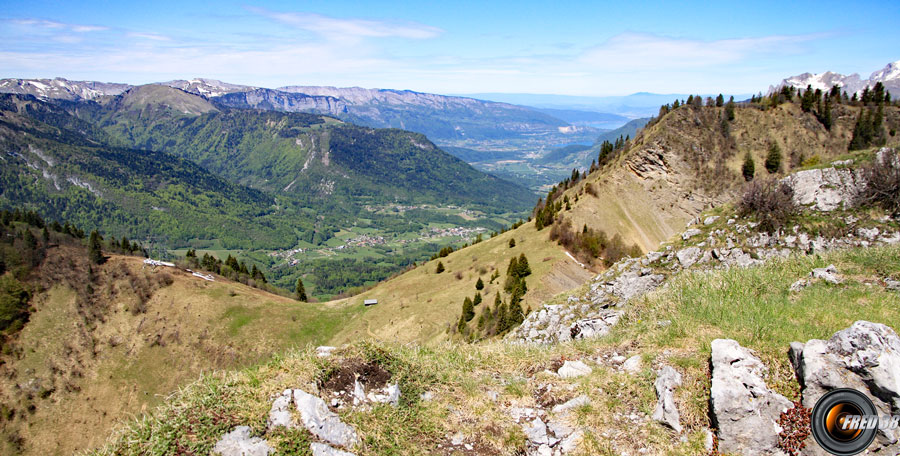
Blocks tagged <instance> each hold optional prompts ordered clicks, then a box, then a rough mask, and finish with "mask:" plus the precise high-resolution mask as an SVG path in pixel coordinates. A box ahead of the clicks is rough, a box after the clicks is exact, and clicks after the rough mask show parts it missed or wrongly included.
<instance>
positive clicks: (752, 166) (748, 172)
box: [741, 152, 756, 182]
mask: <svg viewBox="0 0 900 456" xmlns="http://www.w3.org/2000/svg"><path fill="white" fill-rule="evenodd" d="M741 174H743V175H744V180H745V181H748V182H749V181H752V180H753V176H754V175H755V174H756V163H754V162H753V157H751V156H750V152H747V155H744V165H743V166H741Z"/></svg>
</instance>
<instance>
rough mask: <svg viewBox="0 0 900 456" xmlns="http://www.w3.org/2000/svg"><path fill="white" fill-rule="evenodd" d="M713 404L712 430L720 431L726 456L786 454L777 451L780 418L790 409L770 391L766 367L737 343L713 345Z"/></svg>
mask: <svg viewBox="0 0 900 456" xmlns="http://www.w3.org/2000/svg"><path fill="white" fill-rule="evenodd" d="M711 358H712V360H711V361H712V387H711V388H710V403H711V409H712V418H713V427H715V428H717V429H718V436H719V451H720V452H722V453H724V454H743V455H771V454H783V453H782V452H781V451H780V450H779V449H778V433H779V432H781V431H782V429H781V427H780V426H778V418H779V417H780V416H781V414H782V413H783V412H785V411H786V410H787V409H788V408H790V407H791V402H790V401H788V400H787V399H786V398H785V397H784V396H782V395H780V394H778V393H776V392H774V391H772V390H770V389H769V388H768V387H767V386H766V383H765V381H764V380H763V377H764V375H765V373H766V370H767V369H766V367H765V366H764V365H763V364H762V362H761V361H760V360H759V359H758V358H757V357H756V356H754V355H753V353H752V352H751V351H750V350H748V349H746V348H744V347H741V346H740V345H739V344H738V343H737V342H736V341H733V340H729V339H716V340H714V341H712V355H711Z"/></svg>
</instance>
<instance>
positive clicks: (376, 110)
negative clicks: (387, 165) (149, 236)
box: [0, 78, 569, 141]
mask: <svg viewBox="0 0 900 456" xmlns="http://www.w3.org/2000/svg"><path fill="white" fill-rule="evenodd" d="M153 85H160V86H168V87H173V88H177V89H179V90H182V91H185V92H188V93H192V94H195V95H199V96H202V97H204V98H206V99H208V100H210V101H212V102H214V103H216V104H218V105H220V106H227V107H234V108H254V109H265V110H274V111H285V112H306V113H313V114H322V115H329V116H333V117H337V118H339V119H341V120H344V121H346V122H352V123H355V124H358V125H362V126H369V127H374V128H401V129H405V130H411V131H416V132H418V133H422V134H425V135H426V136H428V137H429V138H431V139H433V140H436V141H439V140H449V139H497V138H510V137H523V136H526V137H527V136H530V135H535V134H555V133H560V132H561V131H565V127H567V126H569V124H568V123H567V122H565V121H563V120H560V119H558V118H555V117H553V116H551V115H548V114H545V113H542V112H540V111H537V110H535V109H532V108H529V107H525V106H516V105H511V104H507V103H497V102H490V101H483V100H476V99H473V98H465V97H450V96H444V95H436V94H429V93H420V92H413V91H409V90H383V89H363V88H359V87H351V88H336V87H306V86H288V87H281V88H277V89H269V88H262V87H253V86H244V85H237V84H230V83H226V82H222V81H217V80H213V79H202V78H197V79H191V80H175V81H167V82H162V83H157V84H153ZM133 87H134V86H131V85H128V84H114V83H101V82H94V81H69V80H66V79H62V78H56V79H3V80H0V92H6V93H18V94H28V95H34V96H35V97H38V98H45V99H49V98H53V99H66V100H73V101H74V100H90V101H100V100H101V99H102V98H104V97H110V96H116V95H119V94H121V93H123V92H124V91H126V90H129V89H131V88H133Z"/></svg>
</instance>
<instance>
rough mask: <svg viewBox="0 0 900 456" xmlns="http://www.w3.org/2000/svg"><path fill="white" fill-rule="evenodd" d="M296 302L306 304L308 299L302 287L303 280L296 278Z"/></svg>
mask: <svg viewBox="0 0 900 456" xmlns="http://www.w3.org/2000/svg"><path fill="white" fill-rule="evenodd" d="M295 291H296V294H297V300H298V301H303V302H306V301H307V300H308V298H307V297H306V288H304V287H303V279H301V278H300V277H297V287H296V290H295Z"/></svg>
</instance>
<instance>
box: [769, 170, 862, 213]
mask: <svg viewBox="0 0 900 456" xmlns="http://www.w3.org/2000/svg"><path fill="white" fill-rule="evenodd" d="M781 182H784V183H787V184H788V185H790V187H791V188H792V189H793V190H794V203H796V204H800V205H804V206H807V205H811V206H812V207H813V208H814V209H816V210H819V211H833V210H835V209H837V208H839V207H841V206H843V207H845V208H847V207H850V206H851V205H852V203H853V201H854V200H855V199H856V197H857V195H858V194H859V192H860V191H861V190H862V188H863V185H864V181H863V179H862V177H861V176H860V175H859V174H858V173H855V172H853V171H851V170H849V169H835V168H825V169H810V170H806V171H799V172H797V173H794V174H792V175H790V176H788V177H786V178H784V179H782V181H781Z"/></svg>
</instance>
